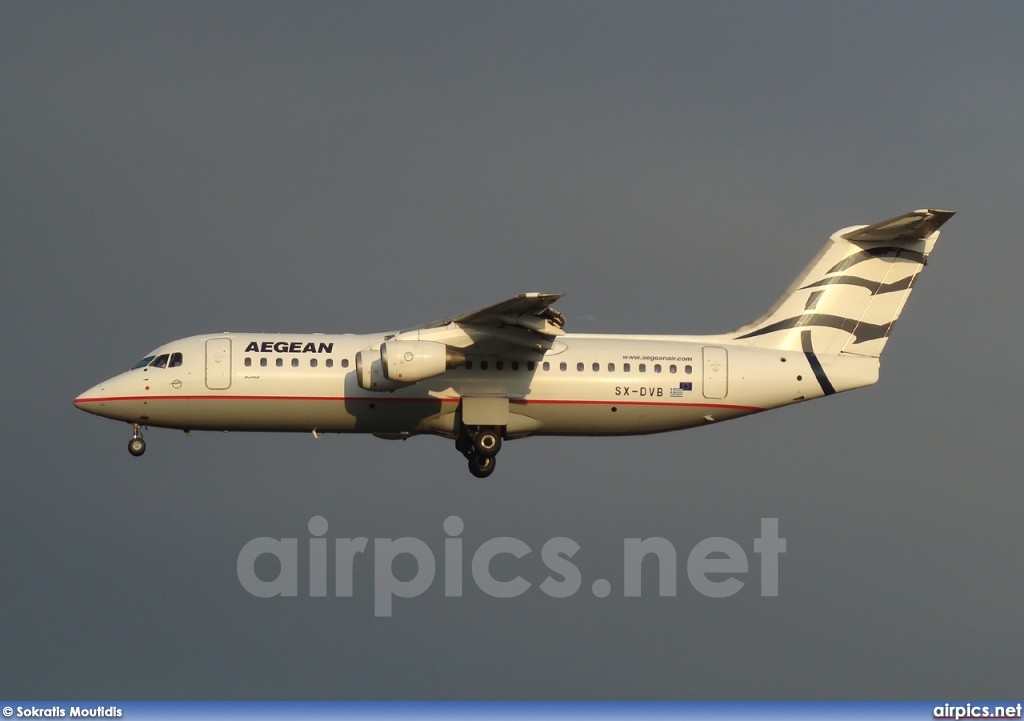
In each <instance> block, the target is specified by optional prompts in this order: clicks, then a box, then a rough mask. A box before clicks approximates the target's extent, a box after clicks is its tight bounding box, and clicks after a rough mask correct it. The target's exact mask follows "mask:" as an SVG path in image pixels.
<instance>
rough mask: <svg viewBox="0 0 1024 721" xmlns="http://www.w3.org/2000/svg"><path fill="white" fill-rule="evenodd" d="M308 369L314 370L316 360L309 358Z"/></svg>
mask: <svg viewBox="0 0 1024 721" xmlns="http://www.w3.org/2000/svg"><path fill="white" fill-rule="evenodd" d="M309 367H310V368H316V358H310V359H309Z"/></svg>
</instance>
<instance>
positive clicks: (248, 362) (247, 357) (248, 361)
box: [245, 356, 252, 368]
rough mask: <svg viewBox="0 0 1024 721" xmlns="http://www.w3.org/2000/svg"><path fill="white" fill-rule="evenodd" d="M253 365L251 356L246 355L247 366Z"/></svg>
mask: <svg viewBox="0 0 1024 721" xmlns="http://www.w3.org/2000/svg"><path fill="white" fill-rule="evenodd" d="M251 365H252V358H250V357H249V356H246V357H245V367H246V368H248V367H249V366H251Z"/></svg>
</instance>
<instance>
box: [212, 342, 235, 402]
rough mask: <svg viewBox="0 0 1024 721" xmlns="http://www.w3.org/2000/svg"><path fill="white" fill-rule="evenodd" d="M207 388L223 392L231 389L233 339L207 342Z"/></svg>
mask: <svg viewBox="0 0 1024 721" xmlns="http://www.w3.org/2000/svg"><path fill="white" fill-rule="evenodd" d="M206 387H207V388H209V389H210V390H212V391H222V390H226V389H228V388H230V387H231V339H230V338H210V339H209V340H208V341H206Z"/></svg>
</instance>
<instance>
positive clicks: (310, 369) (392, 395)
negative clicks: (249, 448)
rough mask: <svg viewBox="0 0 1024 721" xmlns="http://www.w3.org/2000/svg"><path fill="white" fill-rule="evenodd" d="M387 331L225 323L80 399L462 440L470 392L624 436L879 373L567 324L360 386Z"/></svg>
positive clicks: (524, 428)
mask: <svg viewBox="0 0 1024 721" xmlns="http://www.w3.org/2000/svg"><path fill="white" fill-rule="evenodd" d="M389 335H391V334H385V333H379V334H371V335H327V334H260V333H219V334H212V335H201V336H193V337H190V338H184V339H182V340H178V341H174V342H172V343H168V344H166V345H164V346H161V347H160V348H158V349H156V350H154V351H153V352H152V353H151V354H150V356H156V357H159V356H161V355H162V354H167V355H169V356H171V357H172V358H173V357H175V356H176V354H180V356H177V360H176V361H175V362H177V363H178V365H176V366H174V367H154V366H152V365H150V366H148V367H140V368H136V369H133V370H129V371H126V372H124V373H121V374H119V375H117V376H114V377H113V378H110V379H109V380H106V381H104V382H103V383H100V384H99V385H97V386H95V387H93V388H90V389H89V390H87V391H86V392H84V393H82V394H81V395H80V396H79V397H78V398H76V399H75V404H76V406H78V407H79V408H81V409H83V410H86V411H88V412H90V413H94V414H96V415H100V416H105V417H108V418H114V419H118V420H123V421H126V422H128V423H133V424H139V425H145V426H154V427H163V428H178V429H183V430H218V431H229V430H235V431H296V432H298V431H301V432H307V433H308V432H311V431H313V432H323V433H375V434H378V435H382V436H385V437H393V438H401V437H405V436H406V435H412V434H417V433H433V434H437V435H441V436H445V437H454V436H455V435H456V434H457V432H458V425H457V424H458V418H457V411H458V410H459V406H460V400H461V399H462V398H463V397H489V396H493V397H501V398H507V399H508V422H507V426H506V428H505V437H506V438H518V437H524V436H528V435H534V434H537V435H625V434H637V433H656V432H660V431H669V430H675V429H682V428H689V427H693V426H697V425H702V424H705V423H708V422H712V421H722V420H729V419H732V418H737V417H740V416H743V415H748V414H751V413H756V412H759V411H762V410H767V409H770V408H776V407H779V406H783V405H788V404H790V403H795V402H799V401H803V400H809V399H812V398H817V397H820V396H822V395H825V394H826V391H825V390H824V389H823V386H822V383H821V382H820V381H819V379H818V377H817V374H816V369H815V365H818V369H817V370H818V372H819V373H820V371H821V369H822V367H823V368H824V370H825V371H826V372H827V377H828V385H829V386H830V388H829V392H831V391H832V390H834V391H837V392H838V391H842V390H848V389H851V388H856V387H860V386H864V385H869V384H871V383H874V382H875V381H876V380H877V378H878V360H877V358H863V357H855V356H838V355H836V356H822V357H819V358H811V357H808V355H807V354H806V353H803V352H800V351H794V350H775V349H765V348H757V347H753V346H752V345H747V344H745V343H743V342H737V341H735V340H729V339H725V338H723V337H721V336H710V337H685V336H623V335H589V334H566V335H564V336H562V337H561V338H559V340H558V342H556V343H555V344H554V347H552V348H551V349H550V350H548V351H547V352H546V353H545V354H543V355H540V354H533V355H530V356H529V357H530V358H533V360H529V359H527V355H525V354H524V355H523V356H521V357H519V358H509V357H504V358H503V357H500V356H495V355H471V354H467V356H466V359H467V362H466V363H465V364H464V365H462V366H460V367H457V368H454V369H452V370H449V371H447V372H446V373H443V374H442V375H439V376H437V377H435V378H429V379H427V380H423V381H420V382H418V383H413V384H409V385H408V386H405V387H401V388H398V389H397V390H393V391H383V392H378V391H368V390H365V389H364V388H362V387H360V385H359V383H358V381H357V376H356V368H355V357H356V354H357V353H358V352H359V351H360V350H363V349H365V348H368V347H375V346H379V345H380V344H381V343H382V342H383V341H384V340H386V339H387V338H388V337H389Z"/></svg>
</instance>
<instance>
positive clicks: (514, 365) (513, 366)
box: [512, 361, 519, 371]
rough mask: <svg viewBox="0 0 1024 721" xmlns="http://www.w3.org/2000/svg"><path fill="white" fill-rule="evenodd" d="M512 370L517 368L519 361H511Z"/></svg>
mask: <svg viewBox="0 0 1024 721" xmlns="http://www.w3.org/2000/svg"><path fill="white" fill-rule="evenodd" d="M512 370H514V371H517V370H519V361H512Z"/></svg>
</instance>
